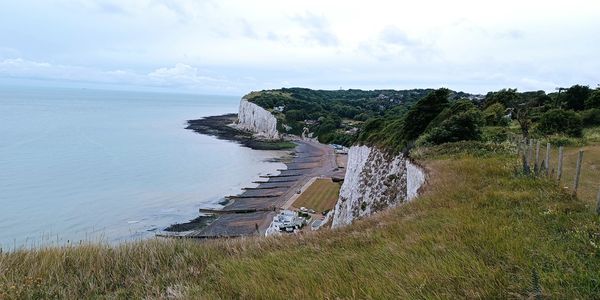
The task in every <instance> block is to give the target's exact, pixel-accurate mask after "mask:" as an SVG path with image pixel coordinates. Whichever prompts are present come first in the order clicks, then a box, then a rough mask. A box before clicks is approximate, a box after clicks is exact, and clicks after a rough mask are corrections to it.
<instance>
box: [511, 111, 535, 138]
mask: <svg viewBox="0 0 600 300" xmlns="http://www.w3.org/2000/svg"><path fill="white" fill-rule="evenodd" d="M514 113H515V118H516V120H517V122H519V127H520V128H521V134H522V135H523V138H525V139H528V138H529V128H530V127H531V106H530V105H528V104H527V103H521V105H519V106H518V107H516V108H515V110H514Z"/></svg>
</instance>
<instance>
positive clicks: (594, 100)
mask: <svg viewBox="0 0 600 300" xmlns="http://www.w3.org/2000/svg"><path fill="white" fill-rule="evenodd" d="M585 108H586V109H590V108H600V89H596V90H595V91H593V92H592V93H591V94H590V96H589V97H588V98H587V99H586V100H585Z"/></svg>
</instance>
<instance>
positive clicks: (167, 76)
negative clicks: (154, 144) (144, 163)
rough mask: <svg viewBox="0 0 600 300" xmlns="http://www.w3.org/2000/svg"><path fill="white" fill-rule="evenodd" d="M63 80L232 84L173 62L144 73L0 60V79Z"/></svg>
mask: <svg viewBox="0 0 600 300" xmlns="http://www.w3.org/2000/svg"><path fill="white" fill-rule="evenodd" d="M2 77H5V78H21V79H44V80H59V81H61V80H63V81H65V80H66V81H74V82H89V83H106V84H119V85H132V86H154V87H175V88H176V87H181V88H186V89H192V90H200V89H206V90H213V91H218V90H223V91H226V90H231V89H233V88H235V84H233V83H232V81H229V80H227V79H225V78H223V77H221V78H216V77H212V76H207V75H205V74H202V73H201V72H200V71H199V69H198V68H196V67H193V66H190V65H187V64H183V63H177V64H175V65H174V66H173V67H162V68H158V69H155V70H153V71H151V72H149V73H147V74H143V73H137V72H134V71H129V70H120V69H117V70H108V71H101V70H97V69H93V68H85V67H78V66H67V65H56V64H51V63H47V62H36V61H31V60H25V59H22V58H13V59H5V60H0V78H2Z"/></svg>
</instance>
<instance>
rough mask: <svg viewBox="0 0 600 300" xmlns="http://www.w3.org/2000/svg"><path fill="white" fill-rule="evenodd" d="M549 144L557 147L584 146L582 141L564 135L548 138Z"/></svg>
mask: <svg viewBox="0 0 600 300" xmlns="http://www.w3.org/2000/svg"><path fill="white" fill-rule="evenodd" d="M547 139H548V143H550V144H552V145H556V146H583V144H584V142H583V141H582V140H581V139H576V138H572V137H568V136H566V135H562V134H556V135H551V136H548V137H547Z"/></svg>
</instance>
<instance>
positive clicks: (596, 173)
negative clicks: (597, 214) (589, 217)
mask: <svg viewBox="0 0 600 300" xmlns="http://www.w3.org/2000/svg"><path fill="white" fill-rule="evenodd" d="M542 148H543V149H542V150H540V153H541V154H540V156H541V159H543V158H544V155H545V151H546V148H545V147H542ZM580 149H581V150H583V151H584V153H583V164H582V167H581V176H580V181H579V188H578V191H577V194H578V196H579V198H581V199H583V200H585V201H586V202H587V203H588V204H589V206H590V207H591V208H593V209H595V206H596V197H597V195H598V191H599V190H600V145H591V146H584V147H565V149H564V158H563V175H562V179H561V183H560V186H561V187H563V188H565V189H569V190H570V191H572V190H573V182H574V179H575V169H576V165H577V157H578V155H579V154H578V153H579V150H580ZM551 154H552V155H551V158H550V170H552V171H553V172H554V177H556V170H557V169H558V166H557V164H558V148H556V147H553V148H552V152H551ZM541 159H540V160H541Z"/></svg>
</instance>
